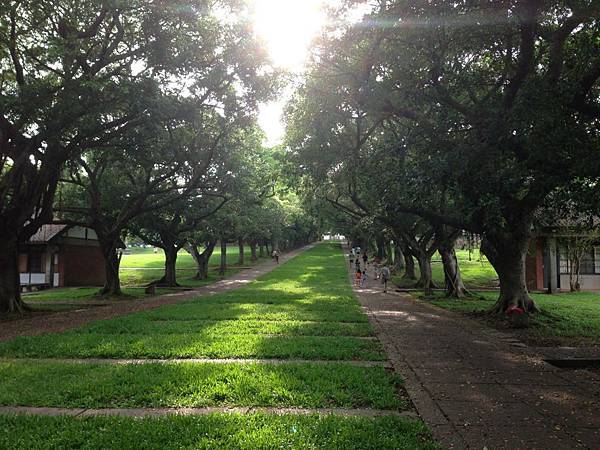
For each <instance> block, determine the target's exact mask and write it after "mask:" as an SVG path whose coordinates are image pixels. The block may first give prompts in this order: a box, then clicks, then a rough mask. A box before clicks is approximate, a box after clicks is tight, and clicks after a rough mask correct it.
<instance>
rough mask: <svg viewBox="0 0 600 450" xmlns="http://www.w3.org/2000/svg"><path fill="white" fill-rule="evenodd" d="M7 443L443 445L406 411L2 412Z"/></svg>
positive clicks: (331, 448) (367, 449) (367, 448)
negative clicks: (142, 415)
mask: <svg viewBox="0 0 600 450" xmlns="http://www.w3.org/2000/svg"><path fill="white" fill-rule="evenodd" d="M0 429H1V430H2V433H0V448H102V449H107V448H118V449H127V450H128V449H138V448H144V449H160V450H163V449H184V448H185V449H207V450H208V449H216V450H221V449H249V450H250V449H252V450H257V449H276V448H294V449H321V448H322V449H328V450H347V449H361V450H375V449H411V450H413V449H423V450H425V449H428V450H429V449H431V450H433V449H436V448H438V447H437V446H436V445H434V444H433V443H432V442H431V441H430V439H429V432H428V431H427V429H426V427H425V426H424V425H423V424H422V423H421V422H416V421H409V420H406V419H402V418H399V417H379V418H359V417H336V416H325V417H320V416H315V415H309V416H290V415H281V416H275V415H271V414H250V415H240V414H227V415H223V414H215V415H209V416H201V417H178V416H172V417H166V418H156V419H154V418H152V419H143V420H140V419H134V418H123V417H87V418H82V419H77V420H74V419H71V418H67V417H42V418H40V417H11V416H5V417H2V416H0Z"/></svg>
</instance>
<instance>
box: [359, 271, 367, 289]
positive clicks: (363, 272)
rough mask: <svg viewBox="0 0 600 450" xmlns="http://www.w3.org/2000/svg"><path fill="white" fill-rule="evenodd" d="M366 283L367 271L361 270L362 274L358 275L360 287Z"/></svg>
mask: <svg viewBox="0 0 600 450" xmlns="http://www.w3.org/2000/svg"><path fill="white" fill-rule="evenodd" d="M366 285H367V271H366V270H363V271H362V275H361V277H360V287H361V288H364V287H366Z"/></svg>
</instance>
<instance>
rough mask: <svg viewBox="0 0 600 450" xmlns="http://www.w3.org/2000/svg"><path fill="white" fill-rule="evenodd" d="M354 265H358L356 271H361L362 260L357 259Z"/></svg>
mask: <svg viewBox="0 0 600 450" xmlns="http://www.w3.org/2000/svg"><path fill="white" fill-rule="evenodd" d="M354 264H355V265H356V270H360V259H359V258H356V261H355V262H354Z"/></svg>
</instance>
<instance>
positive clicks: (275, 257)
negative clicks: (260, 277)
mask: <svg viewBox="0 0 600 450" xmlns="http://www.w3.org/2000/svg"><path fill="white" fill-rule="evenodd" d="M273 259H274V260H275V262H276V263H277V264H279V252H278V251H277V250H273Z"/></svg>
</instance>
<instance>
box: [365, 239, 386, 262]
mask: <svg viewBox="0 0 600 450" xmlns="http://www.w3.org/2000/svg"><path fill="white" fill-rule="evenodd" d="M375 245H376V247H377V254H376V256H377V258H379V260H384V259H385V258H386V256H387V255H386V254H385V240H384V239H383V237H382V236H378V237H377V239H375ZM364 250H365V251H366V248H365V249H364Z"/></svg>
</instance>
